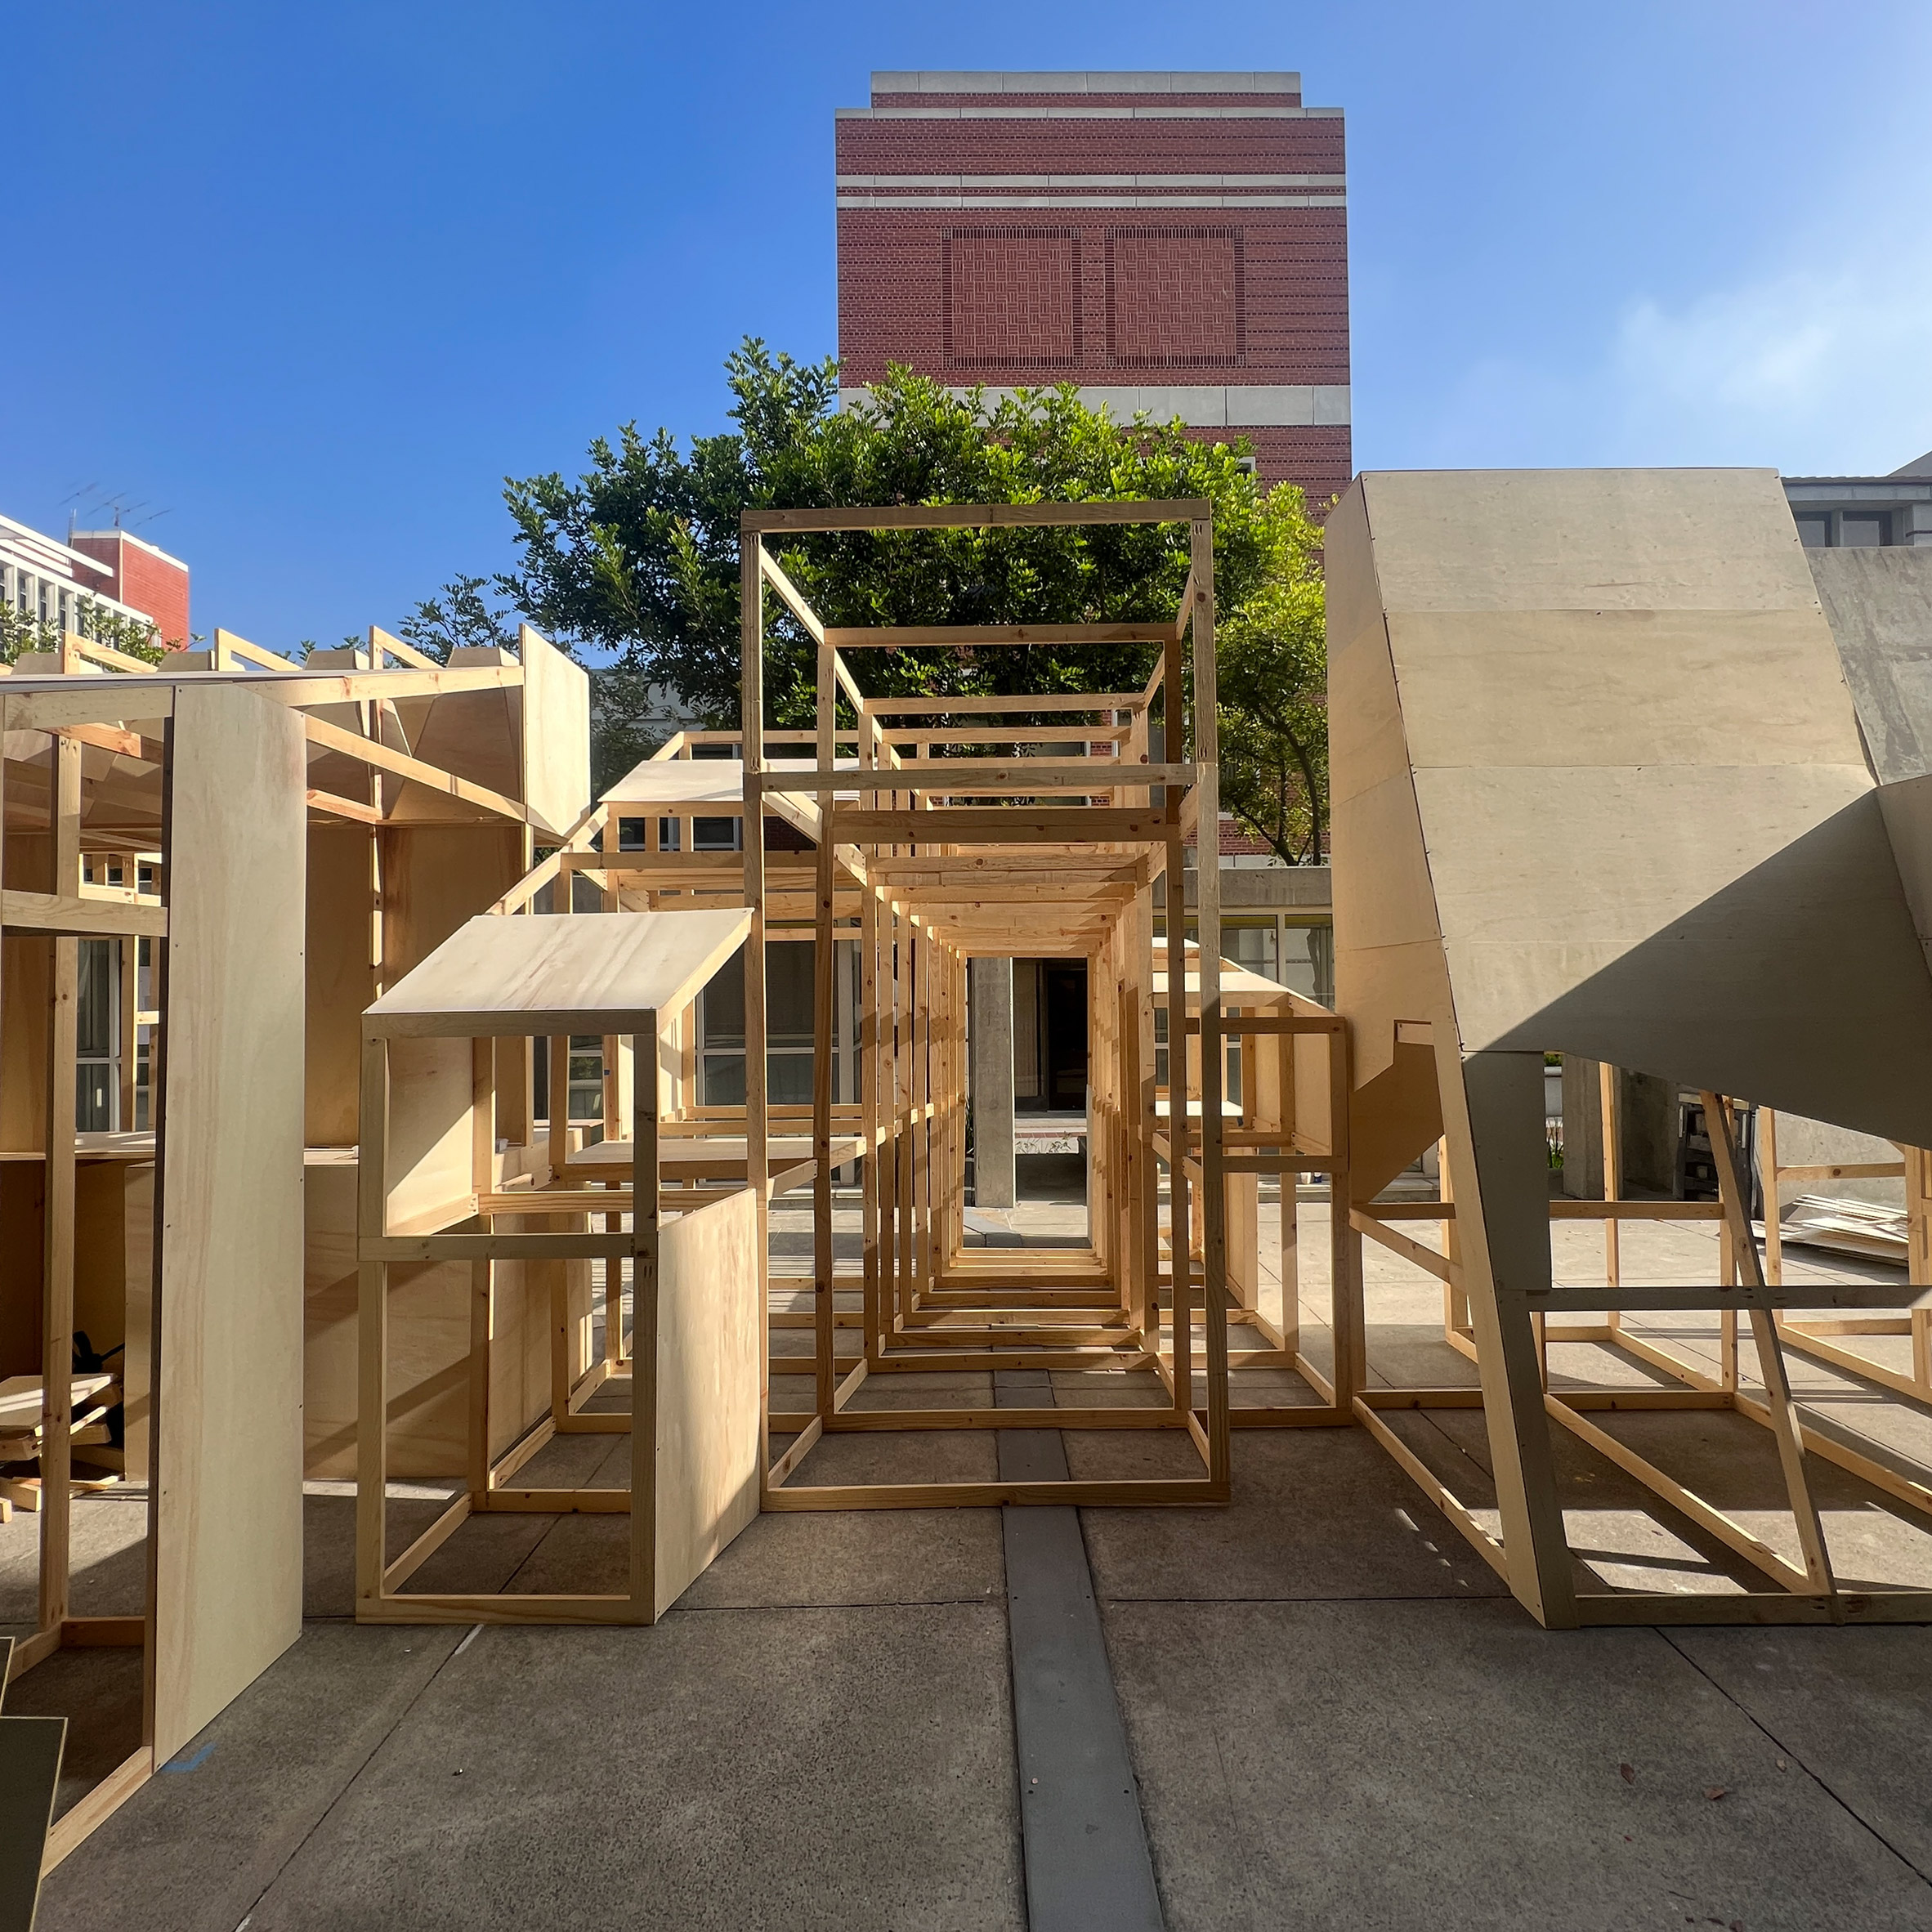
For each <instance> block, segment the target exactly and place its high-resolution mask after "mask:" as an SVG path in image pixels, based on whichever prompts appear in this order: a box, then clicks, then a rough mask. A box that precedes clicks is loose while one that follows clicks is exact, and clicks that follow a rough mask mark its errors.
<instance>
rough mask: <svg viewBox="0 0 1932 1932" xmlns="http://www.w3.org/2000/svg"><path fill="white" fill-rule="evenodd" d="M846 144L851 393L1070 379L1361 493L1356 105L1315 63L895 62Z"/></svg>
mask: <svg viewBox="0 0 1932 1932" xmlns="http://www.w3.org/2000/svg"><path fill="white" fill-rule="evenodd" d="M837 145H838V183H837V189H838V208H839V356H840V359H841V364H842V369H843V380H844V383H845V386H846V388H847V392H848V393H849V392H850V391H852V390H853V389H855V388H857V389H862V388H863V387H865V384H867V383H868V382H874V381H876V380H877V379H878V378H879V376H880V375H882V374H883V373H884V370H885V368H886V365H887V364H888V362H900V363H906V364H910V366H911V367H912V368H914V369H918V370H919V372H920V373H922V374H925V375H929V376H931V377H932V378H935V379H936V380H937V381H940V382H945V383H946V385H947V386H948V387H954V388H961V389H964V388H968V387H973V385H975V384H982V385H984V386H985V387H986V388H987V389H988V390H990V391H997V390H1001V389H1010V388H1015V387H1040V386H1044V385H1046V384H1049V383H1056V382H1076V383H1077V384H1078V385H1079V386H1080V391H1081V394H1082V396H1083V397H1084V398H1085V400H1087V401H1089V403H1092V404H1094V405H1099V404H1102V403H1104V404H1106V405H1107V406H1108V407H1109V408H1110V409H1111V410H1112V412H1113V414H1114V415H1115V417H1116V418H1118V419H1121V420H1125V418H1128V417H1129V416H1131V415H1132V414H1134V412H1135V411H1136V410H1137V409H1145V410H1147V411H1148V412H1149V413H1150V414H1152V415H1153V416H1154V417H1155V418H1157V419H1159V420H1162V421H1166V420H1169V419H1171V418H1174V417H1175V416H1179V417H1180V418H1182V419H1183V421H1184V422H1185V423H1187V424H1188V425H1189V426H1190V427H1191V428H1193V429H1195V430H1196V431H1197V432H1198V433H1199V434H1200V435H1201V436H1204V437H1210V438H1212V439H1214V440H1216V441H1221V440H1224V439H1232V437H1233V436H1246V437H1248V438H1249V439H1250V441H1252V442H1253V444H1254V452H1255V462H1256V467H1257V469H1258V470H1259V473H1260V475H1261V476H1262V477H1263V479H1264V480H1265V481H1269V482H1275V481H1281V480H1283V479H1286V480H1287V481H1290V482H1295V483H1299V484H1300V485H1302V486H1303V488H1304V489H1305V490H1307V491H1308V498H1309V502H1310V506H1311V508H1314V509H1315V510H1316V511H1317V512H1320V511H1321V510H1322V509H1324V508H1326V505H1327V503H1328V501H1329V499H1330V498H1331V497H1332V496H1334V495H1335V494H1338V493H1339V491H1340V490H1343V489H1344V487H1345V486H1346V485H1347V483H1348V478H1349V475H1350V472H1351V468H1352V463H1351V457H1350V450H1349V431H1348V423H1349V410H1348V210H1347V204H1346V198H1345V195H1344V185H1345V184H1344V162H1343V140H1342V115H1341V110H1339V108H1320V107H1304V106H1303V105H1302V102H1301V81H1300V77H1299V75H1297V74H944V73H915V74H874V75H873V76H872V105H870V107H864V108H848V109H842V110H840V111H839V116H838V143H837Z"/></svg>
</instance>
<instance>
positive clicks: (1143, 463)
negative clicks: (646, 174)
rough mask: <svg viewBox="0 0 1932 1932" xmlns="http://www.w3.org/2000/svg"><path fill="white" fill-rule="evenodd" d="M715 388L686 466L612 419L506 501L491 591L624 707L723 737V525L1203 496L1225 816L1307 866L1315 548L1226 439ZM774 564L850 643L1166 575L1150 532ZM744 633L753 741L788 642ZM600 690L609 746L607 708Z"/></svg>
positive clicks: (931, 395)
mask: <svg viewBox="0 0 1932 1932" xmlns="http://www.w3.org/2000/svg"><path fill="white" fill-rule="evenodd" d="M726 371H727V379H728V381H729V382H730V385H731V391H732V396H733V405H732V408H731V419H732V421H733V423H735V425H736V427H735V428H733V429H732V430H731V431H728V432H725V433H723V434H721V435H718V436H700V437H697V438H695V439H693V440H692V441H691V445H690V447H689V450H688V453H686V450H685V449H682V448H681V447H680V446H679V445H678V442H677V441H676V440H675V439H673V437H672V436H671V435H670V434H669V432H668V431H664V430H660V432H658V433H657V435H656V436H655V437H651V438H649V439H646V437H644V436H642V434H641V433H640V432H638V430H637V427H636V426H635V425H634V424H627V425H625V426H624V427H623V428H622V429H620V430H619V432H618V436H617V439H616V441H615V443H613V442H611V441H608V440H606V439H602V438H600V439H599V440H598V441H597V442H595V443H593V445H592V446H591V450H590V466H591V467H589V469H588V471H587V472H585V473H584V475H583V476H580V477H579V478H578V479H577V481H575V482H568V481H566V480H565V479H564V478H563V477H562V476H561V475H557V474H552V475H548V476H535V477H530V478H527V479H525V480H523V481H517V480H515V479H511V480H509V481H508V484H507V487H506V490H505V496H506V500H507V501H508V504H509V507H510V510H511V513H512V517H513V518H514V519H515V521H516V525H517V534H516V541H517V546H518V548H519V550H520V552H521V560H520V564H521V567H520V568H519V569H518V570H517V571H516V572H515V573H513V574H512V575H508V576H506V577H503V578H499V579H498V580H497V584H498V588H499V589H500V590H501V591H502V592H503V593H504V594H505V595H507V596H508V597H510V598H511V599H512V602H515V604H516V605H517V607H518V608H519V609H520V610H522V611H524V612H525V614H526V615H528V616H529V618H530V621H531V622H532V623H533V624H536V625H538V626H539V628H543V629H544V630H547V631H548V632H549V633H551V634H552V636H555V637H558V638H559V639H560V640H561V641H564V642H568V643H570V644H571V645H573V646H575V647H576V648H577V649H579V651H582V652H587V653H594V654H596V655H605V654H609V655H610V656H612V657H613V658H614V660H615V664H616V665H617V666H618V667H619V669H621V670H622V671H623V672H624V673H626V674H627V675H628V678H629V679H630V680H631V692H632V695H633V697H634V698H635V700H637V702H638V703H642V702H643V701H644V700H645V699H646V697H647V696H648V694H649V693H650V692H651V691H652V690H653V689H654V688H655V689H660V690H666V691H671V692H673V693H675V694H676V696H677V698H678V700H680V701H681V702H682V704H684V705H685V706H686V707H687V708H689V709H691V711H692V712H693V713H695V714H697V715H699V716H701V717H704V718H707V719H709V720H710V721H712V722H715V723H717V724H719V725H722V726H725V727H730V726H734V725H736V722H738V690H739V686H738V669H739V666H738V600H739V561H738V534H739V517H740V512H742V511H743V510H745V509H746V508H775V507H782V508H816V507H831V506H835V505H842V504H880V505H883V504H892V503H1024V502H1037V501H1043V500H1044V501H1080V500H1091V499H1163V498H1165V499H1173V498H1199V497H1205V498H1206V499H1209V500H1210V502H1211V503H1212V504H1213V506H1214V530H1215V583H1216V593H1217V602H1218V608H1219V614H1220V623H1221V628H1222V636H1223V652H1222V662H1223V664H1226V665H1227V666H1228V670H1231V671H1239V672H1240V673H1241V676H1242V678H1244V679H1245V682H1244V683H1243V684H1242V686H1241V689H1242V693H1243V695H1241V698H1240V699H1239V700H1237V699H1236V698H1234V697H1233V696H1232V695H1231V694H1230V692H1229V691H1228V688H1227V684H1228V672H1227V671H1224V672H1223V706H1224V713H1223V749H1224V753H1226V754H1232V755H1233V756H1234V758H1235V759H1236V761H1237V762H1236V763H1235V764H1234V766H1233V767H1232V769H1231V776H1233V777H1235V778H1236V779H1237V782H1235V783H1233V784H1231V785H1229V786H1228V809H1229V810H1230V811H1232V812H1236V813H1237V815H1238V816H1241V818H1242V820H1243V821H1244V822H1246V823H1248V824H1249V825H1251V826H1252V827H1253V829H1254V830H1257V831H1259V832H1260V833H1261V834H1262V835H1263V836H1264V837H1267V838H1268V839H1269V840H1270V842H1271V843H1272V844H1273V845H1274V846H1275V848H1276V849H1277V851H1279V852H1281V855H1282V856H1284V857H1301V856H1310V857H1312V856H1314V855H1315V853H1316V852H1318V851H1319V847H1320V839H1321V832H1320V826H1321V824H1322V817H1323V814H1324V807H1323V806H1322V802H1321V799H1320V797H1319V795H1318V794H1319V789H1320V785H1321V782H1322V776H1323V775H1324V773H1325V771H1326V753H1325V750H1323V749H1322V748H1321V746H1320V744H1319V736H1320V734H1319V729H1318V721H1319V712H1320V699H1321V691H1322V682H1323V679H1324V677H1325V664H1324V661H1323V659H1322V648H1321V580H1320V573H1319V568H1318V566H1317V561H1316V548H1317V544H1318V543H1319V541H1320V533H1319V531H1318V530H1317V527H1316V526H1315V525H1314V524H1313V522H1312V521H1310V520H1309V518H1308V515H1307V512H1306V508H1305V506H1304V503H1303V501H1302V498H1301V494H1300V492H1299V490H1295V489H1293V488H1292V487H1290V486H1289V485H1277V487H1276V488H1275V489H1273V490H1265V489H1263V487H1262V486H1261V485H1259V483H1258V482H1257V481H1255V479H1254V476H1253V474H1252V473H1251V472H1250V469H1249V468H1248V467H1246V463H1245V461H1244V459H1245V458H1246V456H1247V454H1248V451H1247V449H1246V446H1245V445H1241V444H1236V445H1232V446H1229V445H1209V444H1205V443H1201V442H1199V441H1195V440H1193V439H1192V438H1190V437H1189V436H1187V435H1186V434H1185V433H1184V432H1183V430H1182V428H1181V427H1180V426H1179V424H1178V423H1168V424H1161V423H1152V422H1150V421H1147V420H1146V419H1144V418H1135V419H1134V421H1133V422H1131V423H1115V422H1114V421H1112V420H1111V418H1109V417H1108V416H1107V415H1106V414H1104V413H1101V412H1097V411H1095V410H1093V409H1088V408H1087V407H1085V405H1083V404H1082V403H1081V402H1080V400H1079V396H1078V393H1077V391H1076V390H1075V389H1074V388H1073V387H1071V385H1069V386H1067V387H1062V388H1058V389H1053V390H1041V391H1022V392H1020V393H1019V394H1018V395H1017V396H1010V397H1004V398H1000V399H999V400H989V399H988V398H987V397H986V396H985V395H984V393H983V392H982V391H973V392H971V393H970V394H968V395H967V396H954V395H952V394H950V392H949V391H946V390H945V389H943V388H941V387H940V386H939V385H937V383H934V382H930V381H928V380H927V379H926V378H923V377H919V376H916V375H914V374H912V373H910V372H909V371H906V370H904V369H894V370H892V372H891V373H889V374H888V377H887V378H886V379H885V380H884V381H883V382H881V383H879V385H878V386H877V387H875V388H874V390H873V391H871V393H870V398H869V400H867V401H866V402H865V403H864V404H862V405H859V406H857V407H856V408H853V409H843V410H842V409H839V408H837V407H836V403H837V369H836V364H834V363H832V362H831V361H830V360H827V361H825V362H821V363H818V364H803V363H799V362H796V361H794V360H792V358H790V357H789V356H784V355H776V356H775V355H773V354H772V353H771V352H770V351H768V350H767V348H766V347H765V346H764V345H763V343H761V342H755V341H747V342H745V344H744V345H742V346H741V347H740V348H739V349H738V350H737V351H736V352H735V353H734V354H733V355H732V356H731V358H730V359H729V360H728V361H727V365H726ZM775 548H777V549H778V552H779V555H780V561H782V562H783V564H784V566H785V569H786V570H787V571H788V573H789V574H790V575H791V576H792V577H793V578H794V580H795V581H796V582H797V583H798V584H799V586H800V588H802V589H803V591H804V592H805V593H806V594H807V597H809V598H810V599H811V600H812V604H813V606H814V607H815V608H816V610H818V611H819V613H820V615H821V616H822V617H823V618H824V619H825V621H826V622H827V623H828V624H839V625H852V626H863V625H872V624H915V623H919V624H972V623H993V622H1002V623H1032V624H1072V623H1098V622H1128V621H1135V620H1138V621H1148V620H1164V619H1169V618H1171V616H1172V615H1173V614H1174V609H1175V606H1176V602H1177V600H1178V597H1179V596H1180V594H1181V591H1182V588H1183V584H1184V583H1185V581H1186V578H1187V544H1186V543H1185V541H1184V540H1183V539H1182V537H1181V533H1179V532H1178V531H1177V530H1175V529H1174V528H1173V527H1172V526H1149V525H1096V526H1089V527H1085V528H1075V529H1026V530H949V531H898V532H891V533H884V534H858V533H840V534H815V535H808V536H798V537H795V538H787V539H784V540H783V541H782V543H780V544H779V545H776V546H775ZM1311 616H1312V626H1311V622H1310V619H1311ZM1284 627H1286V628H1284ZM767 631H768V635H769V640H770V641H769V644H768V647H767V651H768V655H767V664H766V688H767V698H768V722H771V724H773V725H789V724H802V723H807V722H810V719H811V702H812V698H811V694H812V688H813V685H814V680H815V673H816V667H815V663H814V655H813V651H812V646H811V643H810V641H809V639H808V638H807V637H806V635H805V633H804V632H803V628H801V627H800V626H798V624H797V623H796V622H795V621H794V619H792V618H791V616H790V615H789V613H788V612H786V611H785V610H783V609H782V608H781V607H780V606H778V605H777V604H776V600H773V601H772V602H771V605H770V606H769V611H768V616H767ZM1155 655H1156V647H1155V646H1146V645H1137V646H1081V647H1076V648H1065V649H1060V648H1055V649H1046V648H1042V647H1035V648H1033V649H1030V650H1023V651H1022V650H1006V649H1000V648H992V649H987V650H982V651H977V652H961V651H955V650H952V649H950V648H948V649H936V648H934V649H928V648H921V649H907V650H903V651H893V652H884V651H872V652H864V653H860V654H857V655H856V659H855V660H854V662H853V664H852V669H853V672H854V674H855V676H856V678H857V679H858V681H859V682H860V683H861V687H862V688H864V689H865V690H866V691H868V692H869V693H870V694H871V695H920V694H926V693H931V694H933V695H941V694H944V695H968V694H981V693H986V694H994V695H1008V696H1013V695H1033V694H1036V693H1045V692H1060V691H1119V690H1123V689H1133V688H1135V687H1137V686H1139V685H1141V684H1143V683H1144V682H1145V681H1146V679H1147V676H1148V674H1149V673H1150V672H1151V670H1152V667H1153V663H1154V660H1155ZM1284 679H1286V680H1292V681H1293V686H1292V688H1291V689H1287V688H1277V686H1278V685H1279V683H1280V681H1281V680H1284ZM1250 687H1252V689H1250ZM602 695H604V697H605V699H606V702H605V703H604V704H602V706H601V709H602V712H603V713H604V714H605V715H604V724H605V728H606V729H609V728H611V727H612V726H613V725H614V724H615V722H618V721H619V719H620V718H621V717H622V716H623V715H624V702H623V700H622V696H621V694H619V693H616V692H615V691H613V692H610V693H605V694H602ZM1263 700H1265V702H1264V701H1263ZM1284 721H1291V722H1293V724H1294V726H1295V728H1296V730H1297V731H1299V733H1300V737H1301V740H1302V745H1301V751H1300V752H1299V754H1294V753H1290V754H1284V753H1283V752H1282V749H1281V746H1279V745H1276V744H1275V743H1274V742H1273V739H1274V738H1275V737H1276V736H1278V735H1279V733H1280V731H1281V729H1282V728H1283V726H1284ZM1284 755H1285V756H1286V757H1287V758H1288V762H1289V765H1291V766H1292V770H1293V773H1294V776H1292V777H1291V778H1290V779H1287V780H1284V781H1283V782H1278V783H1276V784H1274V785H1273V789H1272V791H1271V789H1270V788H1269V785H1268V784H1267V783H1264V782H1263V781H1262V778H1261V776H1260V774H1262V773H1263V771H1264V769H1265V768H1266V767H1267V766H1268V759H1269V758H1274V759H1275V761H1276V763H1277V764H1279V763H1281V758H1282V756H1284ZM601 762H602V761H600V763H601ZM1287 768H1288V767H1286V766H1284V767H1283V769H1284V771H1286V769H1287ZM1298 786H1299V788H1300V790H1299V793H1298V792H1297V791H1296V788H1297V787H1298ZM1290 794H1294V795H1295V796H1297V797H1299V798H1301V799H1302V803H1300V805H1299V807H1296V806H1294V805H1292V804H1291V803H1289V802H1288V801H1290Z"/></svg>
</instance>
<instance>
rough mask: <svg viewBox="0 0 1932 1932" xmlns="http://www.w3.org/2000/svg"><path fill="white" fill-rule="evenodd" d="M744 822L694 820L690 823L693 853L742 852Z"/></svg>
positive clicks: (743, 846)
mask: <svg viewBox="0 0 1932 1932" xmlns="http://www.w3.org/2000/svg"><path fill="white" fill-rule="evenodd" d="M744 831H745V821H744V820H743V819H741V818H694V819H693V820H692V821H691V850H692V851H693V852H742V851H743V850H744V849H745V839H744Z"/></svg>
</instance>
